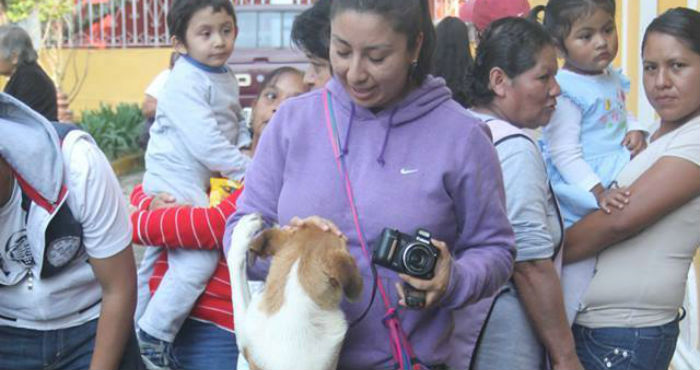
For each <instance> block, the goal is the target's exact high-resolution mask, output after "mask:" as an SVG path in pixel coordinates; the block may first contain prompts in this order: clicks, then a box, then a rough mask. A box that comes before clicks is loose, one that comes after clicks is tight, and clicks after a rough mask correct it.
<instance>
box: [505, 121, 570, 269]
mask: <svg viewBox="0 0 700 370" xmlns="http://www.w3.org/2000/svg"><path fill="white" fill-rule="evenodd" d="M518 137H521V138H524V139H526V140H527V141H529V142H531V143H532V145H534V146H535V147H536V148H539V147H538V145H537V143H535V142H534V141H533V140H532V138H531V137H529V136H527V135H525V134H512V135H508V136H504V137H502V138H500V139H498V141H496V142H495V143H493V145H494V146H498V144H500V143H502V142H504V141H507V140H510V139H515V138H518ZM547 186H548V187H549V191H550V192H551V193H552V197H554V205H555V207H554V208H555V209H556V211H557V219H558V220H559V228H560V229H561V238H560V239H559V245H557V248H556V252H555V253H554V255H553V256H552V260H554V259H555V258H556V257H557V254H559V253H561V247H562V246H563V245H564V235H565V233H566V228H565V227H564V218H563V216H562V214H561V210H560V209H559V200H558V199H557V196H556V195H555V194H554V189H553V188H552V183H551V182H549V180H548V181H547Z"/></svg>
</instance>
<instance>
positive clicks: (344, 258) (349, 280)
mask: <svg viewBox="0 0 700 370" xmlns="http://www.w3.org/2000/svg"><path fill="white" fill-rule="evenodd" d="M327 269H328V275H329V277H330V279H331V282H332V283H334V284H338V285H339V286H341V287H342V288H343V293H344V294H345V296H346V297H347V298H348V300H350V301H354V300H356V299H357V298H359V297H360V293H362V283H363V282H362V275H360V270H359V269H358V268H357V264H356V263H355V258H354V257H353V256H352V255H351V254H350V253H348V252H346V251H342V252H335V253H333V258H332V259H331V264H330V266H328V267H327Z"/></svg>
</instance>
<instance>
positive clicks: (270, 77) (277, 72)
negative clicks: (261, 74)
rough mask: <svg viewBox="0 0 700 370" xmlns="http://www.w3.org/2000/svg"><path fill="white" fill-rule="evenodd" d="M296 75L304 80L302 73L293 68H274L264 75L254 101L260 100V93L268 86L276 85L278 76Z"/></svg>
mask: <svg viewBox="0 0 700 370" xmlns="http://www.w3.org/2000/svg"><path fill="white" fill-rule="evenodd" d="M287 73H291V74H296V75H298V76H299V77H301V78H304V72H302V71H300V70H298V69H296V68H294V67H289V66H284V67H279V68H275V69H273V70H272V71H270V73H268V74H267V75H265V79H264V80H263V82H262V83H261V84H260V89H259V90H258V95H257V96H256V97H255V100H258V99H260V96H262V93H263V91H264V90H265V89H267V88H268V87H269V86H270V85H274V84H276V83H277V80H279V78H280V76H282V75H283V74H287Z"/></svg>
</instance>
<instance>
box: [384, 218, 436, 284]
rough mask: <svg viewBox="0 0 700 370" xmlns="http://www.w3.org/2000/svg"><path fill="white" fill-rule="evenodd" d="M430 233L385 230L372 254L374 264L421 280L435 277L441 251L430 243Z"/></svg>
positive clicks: (420, 230) (421, 230)
mask: <svg viewBox="0 0 700 370" xmlns="http://www.w3.org/2000/svg"><path fill="white" fill-rule="evenodd" d="M430 238H431V235H430V232H428V231H426V230H423V229H418V230H417V231H416V235H415V236H413V235H408V234H404V233H401V232H400V231H398V230H396V229H390V228H384V230H383V231H382V236H381V237H380V238H379V240H378V241H377V243H376V244H375V247H374V250H373V252H372V263H375V264H377V265H380V266H384V267H386V268H389V269H392V270H394V271H396V272H400V273H404V274H407V275H411V276H414V277H417V278H419V279H425V280H430V279H432V278H433V276H434V275H435V265H436V264H437V260H438V257H439V256H440V251H439V250H438V249H437V248H436V247H435V246H434V245H433V244H432V243H431V242H430Z"/></svg>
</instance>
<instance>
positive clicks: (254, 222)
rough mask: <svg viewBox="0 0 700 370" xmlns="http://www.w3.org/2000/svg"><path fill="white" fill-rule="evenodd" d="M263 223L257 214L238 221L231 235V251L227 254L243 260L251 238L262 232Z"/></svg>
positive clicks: (248, 215)
mask: <svg viewBox="0 0 700 370" xmlns="http://www.w3.org/2000/svg"><path fill="white" fill-rule="evenodd" d="M264 226H265V222H264V221H263V219H262V217H261V216H260V215H259V214H257V213H251V214H247V215H245V216H243V217H241V219H240V220H239V221H238V224H237V225H236V227H235V228H234V229H233V234H231V249H230V251H229V254H236V255H238V256H241V257H243V258H245V254H246V252H247V251H248V246H249V245H250V242H251V241H252V240H253V238H254V237H255V236H256V235H257V234H258V232H260V230H262V228H263V227H264Z"/></svg>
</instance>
